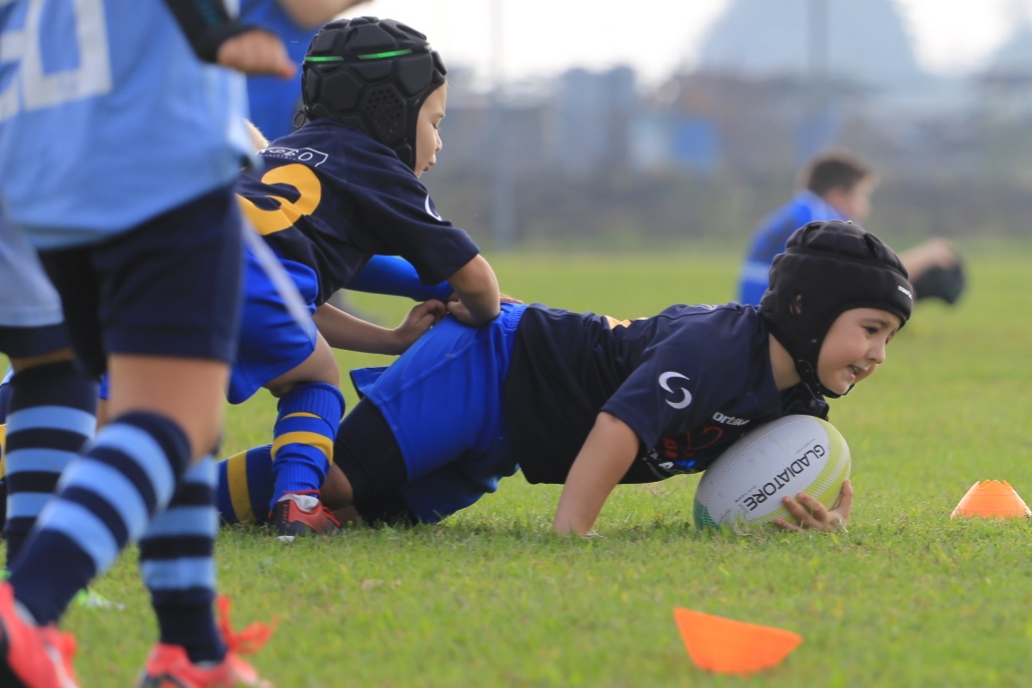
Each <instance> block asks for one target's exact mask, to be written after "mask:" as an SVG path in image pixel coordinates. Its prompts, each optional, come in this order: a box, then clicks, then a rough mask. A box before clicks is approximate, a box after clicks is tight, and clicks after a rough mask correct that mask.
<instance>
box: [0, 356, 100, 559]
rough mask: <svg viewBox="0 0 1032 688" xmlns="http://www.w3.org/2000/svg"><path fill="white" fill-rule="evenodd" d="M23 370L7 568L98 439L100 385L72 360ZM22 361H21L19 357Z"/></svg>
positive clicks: (13, 442)
mask: <svg viewBox="0 0 1032 688" xmlns="http://www.w3.org/2000/svg"><path fill="white" fill-rule="evenodd" d="M71 355H72V354H71V351H70V350H67V351H66V356H65V360H63V361H57V362H53V363H44V364H41V365H33V366H30V367H23V364H22V362H21V360H19V368H20V370H19V372H18V374H17V375H15V376H14V377H13V378H12V380H11V384H10V389H11V408H10V415H9V418H8V428H7V432H8V437H7V440H6V449H7V458H6V459H5V462H4V465H5V471H6V481H7V494H8V500H9V502H8V504H9V509H8V512H7V520H6V522H5V524H4V538H5V539H6V541H7V566H8V567H9V566H10V565H11V564H12V563H13V562H14V560H15V559H16V558H17V556H18V553H19V552H20V551H21V547H22V544H23V543H24V541H25V538H26V537H27V536H28V534H29V531H30V530H31V529H32V527H33V525H34V524H35V522H36V518H37V517H38V516H39V513H40V511H41V510H42V508H43V505H44V504H45V503H46V501H47V500H48V499H49V498H50V497H51V496H52V495H53V493H54V492H55V488H56V486H57V481H58V478H60V477H61V473H62V472H63V471H64V470H65V468H67V466H68V464H69V463H71V461H72V460H73V459H74V458H76V457H77V456H78V454H79V450H80V449H82V446H83V445H84V444H85V443H86V441H87V440H88V439H89V438H91V437H92V436H93V431H94V425H95V421H94V415H93V414H94V410H95V408H96V405H97V391H96V389H97V386H96V384H95V383H94V382H93V381H92V380H90V379H89V378H88V377H87V376H86V375H85V374H84V373H83V372H82V371H81V370H80V369H79V368H78V367H77V365H76V364H75V363H74V362H73V361H72V360H70V359H71ZM16 360H18V359H16Z"/></svg>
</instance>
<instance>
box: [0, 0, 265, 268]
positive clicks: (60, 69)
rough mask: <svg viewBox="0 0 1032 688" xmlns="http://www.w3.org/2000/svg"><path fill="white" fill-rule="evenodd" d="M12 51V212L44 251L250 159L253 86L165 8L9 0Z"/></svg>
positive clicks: (108, 0)
mask: <svg viewBox="0 0 1032 688" xmlns="http://www.w3.org/2000/svg"><path fill="white" fill-rule="evenodd" d="M0 46H2V48H0V204H2V205H3V206H4V207H5V209H6V212H7V214H8V217H9V218H10V219H11V220H12V221H14V222H15V223H17V224H18V225H20V226H21V227H23V228H24V229H25V231H26V233H27V235H28V236H29V238H30V240H31V241H32V242H33V243H34V244H35V245H36V246H37V247H38V248H40V249H52V248H61V247H67V246H74V245H77V244H86V243H93V242H96V241H98V240H100V239H102V238H103V237H104V236H107V235H111V234H117V233H119V232H122V231H124V230H126V229H129V228H131V227H134V226H136V225H139V224H141V223H142V222H144V221H145V220H148V219H150V218H152V217H155V216H157V215H159V214H161V213H163V212H164V211H166V210H170V209H172V208H174V207H176V206H179V205H181V204H183V203H185V202H187V201H189V200H191V199H194V198H197V197H198V196H201V195H202V194H204V193H206V192H208V191H211V190H213V189H215V188H218V187H222V186H225V185H227V184H229V183H230V182H231V181H232V180H233V179H234V178H235V177H236V175H237V173H238V171H239V169H240V166H241V161H242V160H243V159H244V158H245V157H246V156H247V155H248V152H249V145H248V139H247V135H246V131H245V130H244V126H243V118H244V117H245V116H246V114H247V109H246V108H247V105H246V92H245V84H244V78H243V77H242V76H240V75H237V74H234V73H232V72H230V71H229V70H227V69H223V68H220V67H214V66H210V65H205V64H203V63H201V62H200V60H198V59H197V57H196V56H195V54H194V52H193V50H192V49H191V47H190V44H189V43H188V41H187V39H186V37H185V36H184V34H183V33H182V31H181V30H180V28H179V26H178V24H177V23H176V21H175V19H174V18H173V16H172V14H171V13H170V12H169V10H168V9H167V8H166V6H165V4H164V3H162V2H151V1H145V2H141V1H140V0H76V2H70V1H68V0H0ZM55 132H60V133H59V135H55Z"/></svg>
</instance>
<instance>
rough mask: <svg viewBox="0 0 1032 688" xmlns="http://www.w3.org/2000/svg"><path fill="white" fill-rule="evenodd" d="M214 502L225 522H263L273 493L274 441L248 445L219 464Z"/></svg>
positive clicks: (265, 519)
mask: <svg viewBox="0 0 1032 688" xmlns="http://www.w3.org/2000/svg"><path fill="white" fill-rule="evenodd" d="M216 467H217V470H218V480H217V484H216V488H215V506H216V507H218V510H219V518H220V519H221V520H222V522H223V523H227V524H233V523H249V524H250V523H253V524H262V523H266V522H268V520H269V499H270V498H271V497H272V490H273V485H272V445H271V444H266V445H265V446H263V447H255V448H253V449H248V450H247V451H246V452H240V453H239V454H234V455H233V456H231V457H229V458H228V459H225V460H224V461H219V462H218V464H216Z"/></svg>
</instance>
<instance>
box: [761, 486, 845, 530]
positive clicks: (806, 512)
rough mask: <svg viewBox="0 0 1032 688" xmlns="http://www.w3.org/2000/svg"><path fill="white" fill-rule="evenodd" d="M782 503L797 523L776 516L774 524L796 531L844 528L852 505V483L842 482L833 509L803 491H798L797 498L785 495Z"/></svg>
mask: <svg viewBox="0 0 1032 688" xmlns="http://www.w3.org/2000/svg"><path fill="white" fill-rule="evenodd" d="M784 504H785V508H786V509H788V512H789V513H790V514H792V516H794V517H795V519H796V520H797V521H798V523H792V522H790V521H786V520H784V519H781V518H776V519H774V525H776V526H778V527H780V528H784V529H785V530H791V531H796V532H798V531H800V530H808V529H813V530H821V531H825V532H832V531H836V530H838V529H840V528H844V527H845V525H846V521H847V520H849V510H850V508H852V506H853V485H852V484H851V483H850V482H849V480H846V481H845V482H843V483H842V493H841V494H840V495H839V501H838V504H837V505H836V506H835V508H834V509H830V510H829V509H827V508H826V507H825V506H824V505H823V504H821V503H820V502H818V501H817V500H816V499H814V498H813V497H811V496H810V495H808V494H806V493H805V492H800V493H799V494H798V495H797V499H792V498H791V497H785V500H784Z"/></svg>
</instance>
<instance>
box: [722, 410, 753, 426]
mask: <svg viewBox="0 0 1032 688" xmlns="http://www.w3.org/2000/svg"><path fill="white" fill-rule="evenodd" d="M713 420H715V421H717V422H718V423H723V424H725V425H748V424H749V421H747V420H746V419H744V418H735V417H734V416H728V415H726V414H723V413H721V412H720V411H717V412H716V413H714V414H713Z"/></svg>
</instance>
